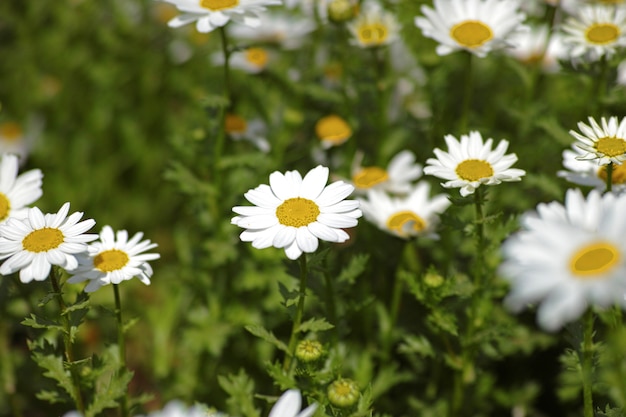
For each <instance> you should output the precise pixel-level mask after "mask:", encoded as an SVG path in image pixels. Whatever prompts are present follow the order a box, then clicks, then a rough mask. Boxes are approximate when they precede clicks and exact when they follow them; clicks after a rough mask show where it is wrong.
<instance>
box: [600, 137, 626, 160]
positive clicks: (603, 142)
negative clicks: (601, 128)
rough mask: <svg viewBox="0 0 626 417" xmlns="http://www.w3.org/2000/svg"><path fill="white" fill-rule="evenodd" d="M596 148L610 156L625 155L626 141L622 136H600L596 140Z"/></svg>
mask: <svg viewBox="0 0 626 417" xmlns="http://www.w3.org/2000/svg"><path fill="white" fill-rule="evenodd" d="M596 150H597V151H598V152H600V153H603V154H604V155H606V156H609V157H613V156H619V155H623V154H625V153H626V141H625V140H624V139H620V138H600V139H598V142H596Z"/></svg>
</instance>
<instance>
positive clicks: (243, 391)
mask: <svg viewBox="0 0 626 417" xmlns="http://www.w3.org/2000/svg"><path fill="white" fill-rule="evenodd" d="M217 381H218V383H219V384H220V387H222V389H223V390H224V391H226V392H227V393H228V395H229V398H228V400H226V404H227V405H228V408H229V410H228V414H229V415H235V416H237V415H241V416H243V417H259V416H260V413H259V410H257V409H256V408H255V407H254V402H253V398H254V381H253V380H252V379H250V377H249V376H248V374H247V373H246V372H245V371H244V370H243V369H240V370H239V373H238V374H236V375H235V374H229V375H228V376H222V375H218V376H217Z"/></svg>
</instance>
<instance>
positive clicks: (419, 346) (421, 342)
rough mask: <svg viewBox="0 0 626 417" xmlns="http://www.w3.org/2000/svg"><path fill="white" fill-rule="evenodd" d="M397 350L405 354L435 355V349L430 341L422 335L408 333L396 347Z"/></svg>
mask: <svg viewBox="0 0 626 417" xmlns="http://www.w3.org/2000/svg"><path fill="white" fill-rule="evenodd" d="M398 352H400V353H405V354H417V355H420V356H424V357H431V358H433V357H435V351H434V349H433V346H432V345H431V344H430V341H428V339H426V337H424V336H414V335H409V336H406V337H405V338H404V342H403V343H402V344H401V345H400V347H398Z"/></svg>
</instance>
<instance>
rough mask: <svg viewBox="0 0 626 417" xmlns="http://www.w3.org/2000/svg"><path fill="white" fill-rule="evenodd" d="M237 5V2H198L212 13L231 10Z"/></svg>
mask: <svg viewBox="0 0 626 417" xmlns="http://www.w3.org/2000/svg"><path fill="white" fill-rule="evenodd" d="M238 4H239V0H200V6H202V7H204V8H205V9H209V10H213V11H217V10H224V9H232V8H233V7H236V6H237V5H238Z"/></svg>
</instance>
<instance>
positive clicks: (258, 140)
mask: <svg viewBox="0 0 626 417" xmlns="http://www.w3.org/2000/svg"><path fill="white" fill-rule="evenodd" d="M225 124H226V127H225V129H226V133H227V134H228V135H229V136H230V138H231V139H232V140H237V141H238V140H248V141H250V142H252V143H253V144H254V145H255V146H256V147H257V148H258V149H259V150H260V151H261V152H265V153H267V152H269V151H270V144H269V142H268V141H267V139H266V138H265V136H266V135H265V133H266V130H267V126H266V125H265V123H264V122H263V120H261V119H252V120H250V121H248V120H246V119H244V118H243V117H241V116H239V115H237V114H234V113H228V114H226V120H225Z"/></svg>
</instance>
